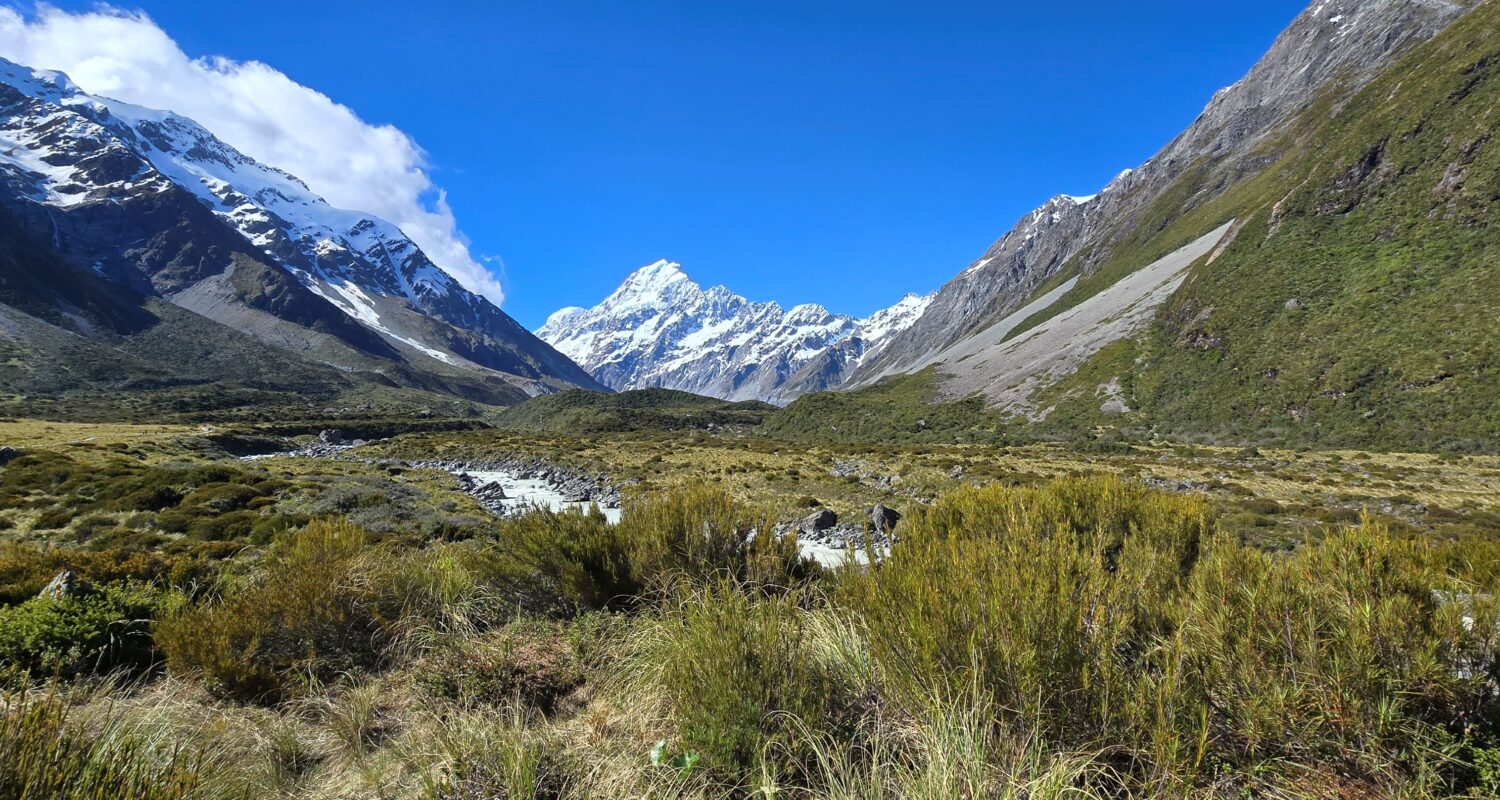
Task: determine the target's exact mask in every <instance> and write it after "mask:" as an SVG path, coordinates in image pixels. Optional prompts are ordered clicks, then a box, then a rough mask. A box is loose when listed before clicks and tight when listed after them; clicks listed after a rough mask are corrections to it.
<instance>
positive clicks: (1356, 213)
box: [0, 0, 1500, 448]
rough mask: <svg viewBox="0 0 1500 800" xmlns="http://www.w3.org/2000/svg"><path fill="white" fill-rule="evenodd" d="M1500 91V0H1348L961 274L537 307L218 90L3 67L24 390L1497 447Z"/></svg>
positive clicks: (12, 325) (655, 268)
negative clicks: (1161, 140) (203, 111)
mask: <svg viewBox="0 0 1500 800" xmlns="http://www.w3.org/2000/svg"><path fill="white" fill-rule="evenodd" d="M1496 109H1500V5H1497V3H1495V2H1493V1H1490V2H1485V1H1483V0H1360V1H1359V2H1355V1H1354V0H1316V2H1313V3H1312V4H1311V5H1309V6H1308V7H1307V9H1306V10H1305V11H1303V12H1302V13H1301V14H1299V15H1298V16H1297V17H1296V19H1294V20H1293V21H1292V23H1291V24H1290V26H1289V27H1288V28H1287V29H1286V30H1285V31H1284V32H1283V33H1282V34H1281V35H1280V36H1279V37H1278V38H1277V39H1276V41H1275V42H1274V43H1273V44H1272V46H1271V48H1270V49H1269V50H1268V51H1267V53H1266V54H1265V56H1264V57H1263V58H1262V59H1261V60H1260V61H1259V62H1258V63H1257V64H1256V65H1255V66H1254V67H1253V68H1252V69H1251V70H1250V71H1249V72H1248V73H1247V74H1246V75H1245V77H1244V78H1242V79H1241V80H1240V81H1238V82H1236V83H1235V84H1234V85H1232V86H1229V87H1227V88H1225V89H1223V90H1221V91H1219V92H1218V93H1217V94H1215V95H1214V96H1213V97H1212V98H1210V99H1209V102H1208V104H1207V106H1206V107H1205V108H1204V110H1203V112H1202V114H1201V115H1200V116H1199V117H1198V118H1197V119H1196V120H1195V121H1194V122H1193V123H1192V124H1191V125H1190V126H1189V127H1188V128H1187V129H1186V130H1185V131H1183V132H1182V133H1181V134H1180V135H1179V136H1177V137H1176V138H1174V139H1173V140H1172V141H1170V142H1168V143H1167V144H1166V145H1165V146H1164V147H1163V149H1162V150H1161V151H1160V152H1158V153H1157V154H1156V155H1155V156H1153V157H1152V158H1151V159H1150V160H1149V161H1147V162H1146V163H1144V164H1141V165H1138V166H1136V167H1134V168H1132V169H1127V170H1124V171H1122V172H1121V173H1120V174H1119V175H1118V176H1117V177H1116V178H1115V179H1114V180H1112V181H1111V182H1109V184H1108V185H1107V186H1104V187H1102V188H1101V189H1100V191H1099V192H1098V193H1097V194H1095V195H1092V196H1088V197H1076V196H1069V195H1058V196H1056V197H1053V198H1052V199H1050V200H1048V201H1046V202H1045V203H1044V204H1042V205H1041V206H1040V207H1039V208H1037V209H1036V210H1035V211H1033V212H1031V213H1029V214H1027V215H1025V216H1024V217H1023V218H1022V219H1021V220H1019V221H1018V222H1017V223H1016V224H1015V225H1014V226H1012V227H1011V228H1010V229H1009V230H1008V231H1006V232H1005V233H1004V234H1003V235H1001V236H1000V237H999V238H998V239H997V240H995V241H994V242H993V243H992V244H991V245H990V246H989V247H988V248H987V249H985V250H984V251H983V252H982V253H981V254H980V257H979V258H977V259H975V260H974V261H973V262H971V263H970V264H968V265H967V266H964V267H962V268H961V269H960V268H958V265H955V272H956V274H955V276H954V277H953V278H952V279H951V280H949V281H948V282H947V283H945V284H944V285H943V286H942V287H941V288H940V289H938V291H937V292H936V293H935V294H932V295H929V296H918V295H907V296H906V297H905V298H903V299H902V300H901V301H900V302H898V303H896V304H895V305H893V306H892V307H890V308H888V309H885V310H883V311H880V312H877V313H876V314H873V315H871V316H870V317H868V318H865V319H857V318H854V317H850V316H846V315H841V314H837V313H834V312H831V311H829V310H828V309H827V308H825V307H823V306H821V305H799V306H795V307H793V308H790V309H783V308H782V307H780V306H779V305H777V304H775V303H763V302H753V301H751V300H748V299H746V297H744V296H742V295H740V294H737V293H735V292H734V291H731V290H730V289H729V288H726V287H724V286H714V287H710V288H704V287H702V286H700V285H699V284H698V283H696V282H694V281H693V280H692V279H691V278H689V277H688V275H687V274H686V273H685V272H684V271H683V270H682V268H681V267H680V266H679V265H677V264H674V263H671V262H668V261H660V262H657V263H654V264H651V265H648V266H646V267H643V268H641V269H639V270H636V271H635V272H634V273H632V274H631V275H629V276H628V277H627V278H626V279H625V281H624V282H623V283H622V284H621V285H620V287H619V288H618V289H617V290H616V291H615V292H613V293H612V294H611V295H610V296H609V297H607V298H605V299H604V300H603V301H602V302H600V303H599V304H598V305H596V306H594V307H592V308H587V309H585V308H565V309H562V310H560V311H558V312H556V313H554V314H553V315H552V316H551V317H550V318H549V319H548V320H547V321H546V323H545V324H544V325H543V326H541V327H540V328H539V329H538V330H537V331H536V333H535V334H533V333H531V332H528V331H526V330H524V329H523V328H522V327H521V326H520V325H518V324H517V323H516V322H515V321H514V320H512V319H511V318H510V317H508V316H507V315H506V314H505V313H504V312H503V311H501V310H500V309H499V308H497V307H495V306H494V305H493V304H491V303H490V302H489V301H488V300H485V299H484V298H482V297H480V296H478V295H476V294H473V293H471V292H469V291H467V290H465V289H464V288H463V287H462V286H461V285H459V284H458V282H457V281H455V280H454V279H453V278H452V277H450V276H449V275H447V274H446V273H444V272H443V271H442V270H441V269H439V268H438V267H437V266H436V265H434V264H433V263H432V261H431V260H430V259H428V258H427V257H426V256H425V255H424V254H423V253H422V252H421V250H420V248H418V247H417V246H416V245H415V244H414V243H413V242H412V241H411V240H410V239H408V238H407V237H406V236H404V235H403V234H402V232H401V231H400V230H399V229H397V228H396V227H395V226H393V225H390V224H389V223H386V222H383V221H381V220H379V219H377V218H375V217H373V216H371V215H368V214H362V213H359V212H353V211H340V210H336V209H333V208H331V207H330V206H329V205H328V204H327V203H325V202H324V201H323V200H321V199H320V198H318V197H317V196H316V195H314V194H313V193H312V192H311V191H310V190H309V189H308V188H307V186H306V185H304V184H303V183H302V182H301V181H300V180H298V179H297V178H296V177H295V176H292V175H289V174H287V173H284V172H281V171H279V170H276V169H274V168H272V167H268V166H265V165H262V164H259V163H256V162H255V161H253V160H252V159H249V158H247V157H245V156H244V155H243V154H240V153H238V152H236V151H235V150H234V149H233V148H231V147H229V146H228V145H226V144H225V143H224V142H222V141H220V140H218V139H217V138H215V137H214V136H213V135H212V134H211V133H210V132H209V131H207V130H206V129H204V128H203V127H201V126H199V125H197V124H196V123H194V122H193V121H191V120H188V119H185V118H183V117H180V116H177V115H174V114H171V113H167V112H160V111H153V110H149V109H143V108H139V107H135V106H131V105H128V104H124V103H119V102H116V101H113V100H110V99H107V98H101V97H95V96H91V95H89V94H86V93H84V92H83V91H81V90H80V89H78V87H76V86H74V85H73V84H72V83H71V82H70V81H69V80H68V79H67V78H66V76H63V75H60V74H58V73H49V72H42V71H36V70H32V69H29V68H26V67H22V66H19V65H15V64H11V63H9V62H0V386H3V387H4V388H5V389H6V390H7V392H8V393H9V396H10V397H12V398H21V399H22V400H27V401H29V400H34V399H37V398H56V397H76V396H77V395H79V394H80V393H88V392H94V393H98V394H100V396H102V397H106V398H107V402H116V403H117V402H124V400H121V399H120V398H133V399H132V400H131V402H140V403H145V404H147V405H150V404H151V403H160V402H163V401H170V403H171V404H174V405H172V407H173V408H178V407H181V408H183V409H185V410H191V409H199V410H201V409H204V408H218V407H239V406H248V405H252V404H254V403H258V402H264V401H265V399H266V398H268V397H271V398H282V399H287V400H291V401H298V402H302V401H306V402H334V401H340V402H343V401H345V400H347V399H349V398H354V397H359V398H370V397H378V398H380V399H381V400H382V402H400V403H411V404H423V403H430V402H433V401H434V399H435V398H438V399H440V398H449V399H453V398H457V399H459V400H462V401H463V402H471V403H480V404H490V405H510V404H514V403H517V402H520V401H522V400H524V399H526V398H527V397H531V396H535V395H538V394H544V393H550V392H554V391H557V390H559V389H566V388H575V387H576V388H583V389H591V390H596V391H608V390H628V389H643V388H661V389H674V390H684V391H690V392H695V393H699V394H706V395H712V396H715V397H718V398H723V399H727V400H763V401H768V402H771V403H774V404H777V405H786V404H789V406H790V408H788V409H787V410H788V412H791V413H793V414H794V415H801V416H800V417H798V419H799V420H801V421H800V422H799V423H798V424H799V425H802V426H803V427H804V428H809V429H810V428H811V427H819V426H821V428H820V429H823V430H827V431H839V430H842V431H847V430H850V429H851V428H858V426H851V425H849V424H848V421H847V419H844V418H841V417H840V414H850V413H858V414H867V413H869V408H868V407H864V406H861V403H865V402H868V399H869V398H871V397H875V398H878V397H879V392H880V391H886V390H890V388H891V387H893V386H896V387H899V391H900V392H902V393H903V394H902V396H903V397H905V396H913V395H914V394H920V395H921V396H922V397H923V402H925V403H928V404H931V405H933V406H934V407H936V406H942V405H944V404H953V403H960V404H966V405H965V408H968V407H970V406H971V405H974V404H978V407H981V408H984V409H986V412H985V413H988V414H995V415H999V417H1002V418H1004V419H1006V420H1010V421H1013V422H1016V423H1020V424H1025V425H1028V426H1032V427H1033V428H1034V429H1035V430H1036V431H1039V432H1042V433H1044V434H1046V435H1052V434H1057V435H1069V434H1082V435H1092V432H1096V431H1098V430H1101V429H1106V428H1116V429H1131V430H1138V431H1142V432H1151V433H1168V434H1172V435H1180V436H1188V437H1194V436H1196V437H1208V438H1211V439H1215V440H1225V439H1227V440H1236V441H1284V442H1298V443H1310V444H1350V445H1360V446H1381V445H1390V446H1397V445H1410V444H1422V445H1425V446H1431V447H1436V446H1443V447H1454V448H1463V447H1469V446H1474V445H1476V443H1478V444H1483V443H1484V442H1493V441H1496V440H1500V326H1497V325H1496V323H1495V320H1496V319H1500V292H1496V291H1495V288H1494V287H1496V286H1500V250H1497V247H1500V241H1497V240H1496V237H1495V236H1494V234H1493V231H1494V230H1497V229H1500V218H1497V215H1500V206H1497V203H1496V200H1497V198H1500V146H1497V145H1496V144H1495V143H1494V132H1495V130H1496V128H1497V127H1500V120H1497V119H1496V117H1495V115H1496V114H1497V113H1500V112H1497V111H1496ZM976 249H977V248H976ZM903 288H911V287H903ZM893 294H894V292H893ZM882 387H884V389H883V388H882ZM827 390H839V391H837V392H833V393H829V392H828V391H827ZM872 393H873V394H872ZM814 394H815V395H817V397H816V398H812V397H809V396H808V395H814ZM16 402H19V401H16ZM875 402H876V403H877V404H878V402H879V400H878V399H877V400H876V401H875ZM12 404H14V402H13V403H12ZM809 409H816V414H813V413H811V412H810V411H809ZM959 416H962V415H959ZM929 418H930V419H932V420H936V419H940V418H942V415H941V414H937V413H933V414H927V413H920V414H919V415H918V416H917V417H916V418H914V424H915V423H916V422H921V423H922V424H923V425H924V426H926V425H928V423H929ZM924 429H925V428H924Z"/></svg>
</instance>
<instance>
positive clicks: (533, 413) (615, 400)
mask: <svg viewBox="0 0 1500 800" xmlns="http://www.w3.org/2000/svg"><path fill="white" fill-rule="evenodd" d="M774 410H775V407H774V406H771V405H768V404H766V403H761V402H756V401H745V402H728V401H724V400H717V399H715V398H712V397H704V396H702V395H697V394H692V393H690V392H679V391H674V390H671V389H640V390H636V391H628V392H619V393H617V394H604V393H601V392H590V391H585V390H583V389H570V390H568V391H565V392H559V393H557V394H549V395H542V396H540V397H533V398H532V399H530V400H527V401H526V402H524V403H521V404H519V405H516V406H512V407H510V408H507V409H505V410H504V411H502V412H500V413H499V414H497V415H496V417H495V424H496V425H498V426H500V427H502V428H512V429H516V430H526V431H552V432H564V433H572V434H585V433H618V432H623V431H672V430H708V429H713V428H724V427H735V428H745V427H752V426H755V425H759V424H760V423H761V421H762V420H763V419H764V418H765V416H766V414H768V413H770V412H771V411H774Z"/></svg>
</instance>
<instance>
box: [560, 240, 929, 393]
mask: <svg viewBox="0 0 1500 800" xmlns="http://www.w3.org/2000/svg"><path fill="white" fill-rule="evenodd" d="M925 307H926V298H921V297H917V296H916V295H908V296H907V297H905V298H903V299H902V301H901V302H900V303H897V304H896V305H895V306H892V307H891V308H888V309H884V310H881V311H878V312H876V313H875V314H873V315H871V316H870V317H869V318H867V319H863V320H861V319H856V318H854V317H850V316H847V315H842V314H835V313H833V312H831V311H829V310H828V309H827V308H826V307H824V306H822V305H818V304H815V303H807V304H802V305H797V306H793V307H792V308H790V309H787V310H782V308H781V306H780V305H778V304H777V303H774V302H766V303H756V302H752V301H750V300H747V299H745V298H744V297H741V296H740V295H737V294H735V293H734V292H732V291H730V290H729V289H728V288H726V287H723V286H713V287H710V288H708V289H705V288H703V287H702V286H701V285H699V284H698V283H697V282H695V281H693V280H692V279H691V278H690V277H688V275H687V273H686V272H684V271H683V270H682V267H681V265H679V264H677V263H675V262H671V261H657V262H655V263H652V264H648V265H646V266H644V267H641V268H640V269H638V270H636V271H635V272H633V273H631V274H630V275H629V276H627V277H626V278H625V280H624V281H623V282H622V283H621V284H620V286H619V288H618V289H616V290H615V291H614V292H612V293H611V294H610V295H609V296H608V297H606V298H605V299H604V300H603V301H602V302H600V303H599V305H597V306H594V307H593V308H590V309H582V308H576V307H573V308H564V309H561V310H559V311H557V312H555V313H553V314H552V316H550V317H548V318H547V322H546V323H545V324H543V325H542V327H541V328H539V329H538V330H537V335H538V336H540V337H541V338H542V339H543V340H544V341H546V342H548V343H550V344H552V345H553V346H554V347H556V348H557V349H558V350H560V351H561V352H563V353H564V354H566V355H567V356H569V357H570V358H572V359H573V360H574V361H577V362H578V363H579V364H580V365H582V366H583V367H584V369H587V370H588V371H589V372H590V373H592V374H593V375H594V377H595V378H596V379H598V380H599V381H600V382H602V383H604V384H605V385H606V386H609V387H611V388H614V389H642V388H648V387H666V388H671V389H682V390H684V391H691V392H698V393H700V394H708V395H713V396H715V397H722V398H725V399H730V400H752V399H757V400H773V401H783V400H786V399H790V398H789V397H788V396H787V393H786V391H785V390H784V389H783V386H784V384H786V382H787V380H788V379H790V378H791V377H792V376H793V375H794V374H796V373H797V371H798V370H799V369H801V368H802V367H803V366H804V365H806V364H808V363H810V362H812V361H813V360H814V359H816V358H818V357H819V356H822V355H823V354H825V353H827V352H828V351H829V350H830V349H831V348H835V347H841V348H852V349H853V350H855V351H856V358H859V357H863V355H864V354H865V353H871V352H875V351H876V350H877V349H878V348H879V347H880V346H881V345H882V344H883V342H884V341H885V339H886V338H887V337H889V336H890V335H892V334H894V333H895V332H897V331H899V330H902V329H904V328H905V327H906V326H908V325H910V324H911V323H912V322H913V321H915V320H916V318H917V317H918V316H920V315H921V312H922V310H923V309H925ZM810 388H829V387H826V386H817V387H810Z"/></svg>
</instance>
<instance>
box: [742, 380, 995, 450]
mask: <svg viewBox="0 0 1500 800" xmlns="http://www.w3.org/2000/svg"><path fill="white" fill-rule="evenodd" d="M1012 427H1013V426H1012V425H1010V424H1009V423H1008V422H1007V420H1006V419H1005V417H1004V415H1002V414H999V413H996V412H994V411H991V410H989V409H987V408H985V405H984V400H983V398H981V397H978V396H975V397H969V398H964V399H961V400H951V399H944V398H941V397H940V396H939V394H938V379H937V368H936V367H929V368H927V369H925V370H923V371H922V372H919V373H916V374H913V375H905V376H900V377H894V378H886V379H884V380H882V381H880V382H879V383H877V384H875V385H874V386H869V387H866V388H863V389H854V390H851V391H845V392H820V393H817V394H809V395H803V396H802V397H799V398H797V399H796V400H793V401H792V402H791V404H790V405H788V406H787V407H786V408H783V409H781V410H779V411H777V412H776V413H774V414H772V415H771V416H770V417H768V418H767V419H766V422H765V424H764V425H763V426H762V430H763V431H764V432H765V433H766V434H767V435H769V436H774V437H777V438H782V439H790V440H794V441H816V442H887V443H894V442H901V443H927V442H942V443H953V442H1003V441H1006V440H1007V438H1011V437H1014V436H1015V432H1014V431H1013V430H1011V428H1012Z"/></svg>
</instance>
